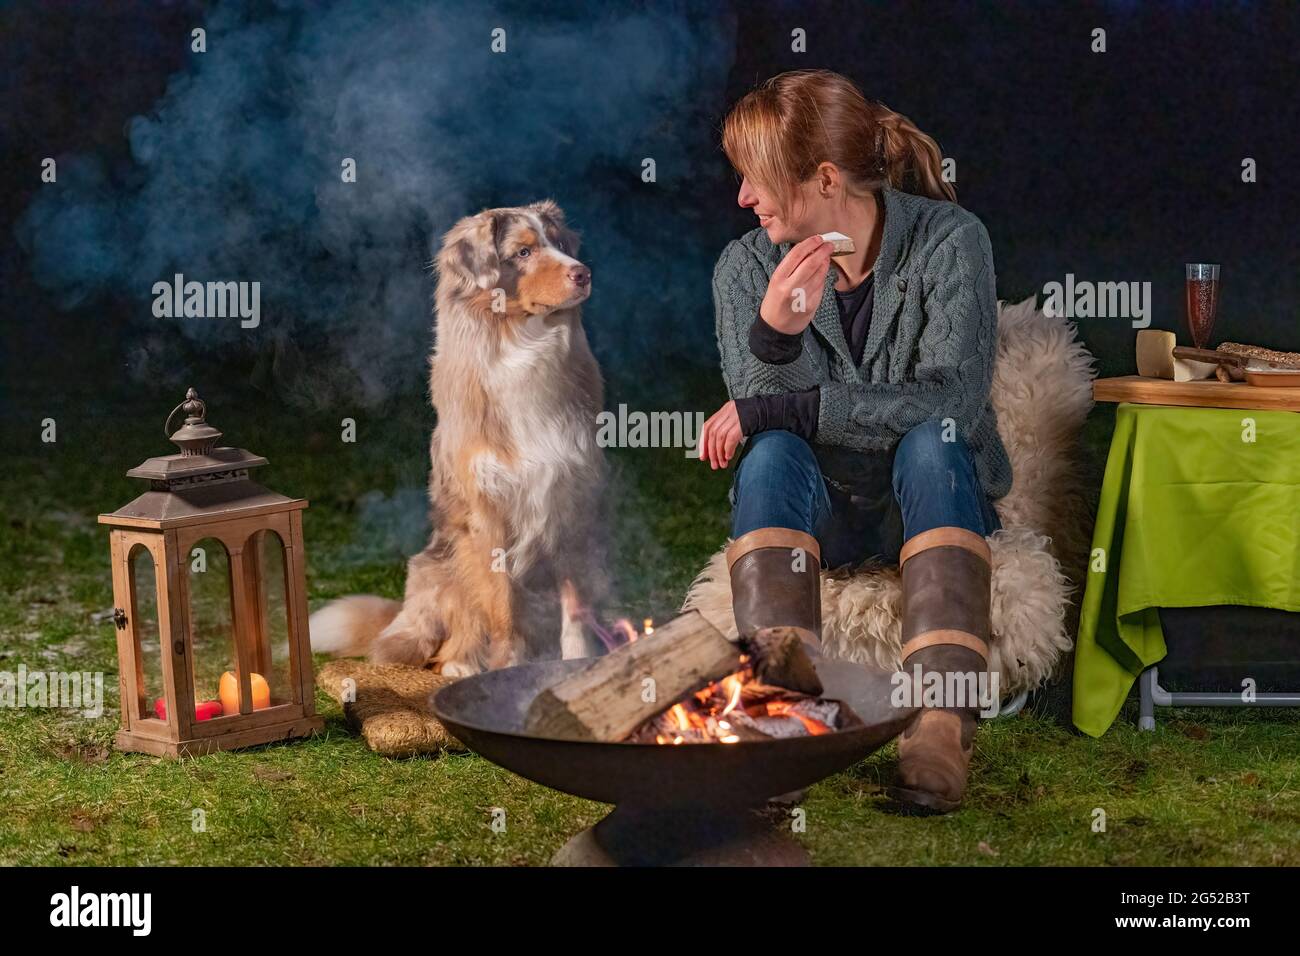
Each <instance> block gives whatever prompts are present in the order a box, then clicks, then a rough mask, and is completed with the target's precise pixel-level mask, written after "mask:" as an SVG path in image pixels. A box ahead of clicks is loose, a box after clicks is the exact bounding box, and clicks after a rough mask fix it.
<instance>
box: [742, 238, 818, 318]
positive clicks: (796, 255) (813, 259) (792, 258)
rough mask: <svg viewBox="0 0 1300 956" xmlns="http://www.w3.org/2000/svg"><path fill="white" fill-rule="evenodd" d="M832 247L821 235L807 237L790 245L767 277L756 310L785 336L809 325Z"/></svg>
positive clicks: (815, 308)
mask: <svg viewBox="0 0 1300 956" xmlns="http://www.w3.org/2000/svg"><path fill="white" fill-rule="evenodd" d="M834 248H835V247H834V245H833V244H832V243H829V242H826V241H825V240H824V239H822V237H821V236H809V237H808V238H807V239H805V240H804V241H803V242H800V243H798V244H797V245H795V246H793V247H791V249H790V251H789V252H788V253H786V256H785V258H784V259H782V260H781V264H780V265H779V266H777V267H776V271H775V272H773V273H772V278H771V279H770V280H768V283H767V294H766V295H764V296H763V304H762V305H761V306H760V307H759V310H758V313H759V315H761V316H762V317H763V321H764V322H766V323H767V324H768V325H770V326H771V327H772V328H774V329H776V330H777V331H778V332H784V333H785V334H786V335H798V334H799V333H801V332H802V331H803V330H804V329H806V328H807V327H808V323H809V322H811V321H812V317H813V315H814V313H816V311H817V306H819V305H820V304H821V301H822V290H823V289H824V288H825V287H826V273H827V271H828V270H829V269H830V267H831V251H832V250H833V249H834Z"/></svg>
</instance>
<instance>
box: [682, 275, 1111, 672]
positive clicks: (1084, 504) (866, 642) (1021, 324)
mask: <svg viewBox="0 0 1300 956" xmlns="http://www.w3.org/2000/svg"><path fill="white" fill-rule="evenodd" d="M1094 374H1095V371H1094V369H1093V359H1092V357H1091V356H1090V355H1089V354H1088V351H1087V349H1085V348H1084V347H1083V344H1082V343H1080V342H1079V341H1078V340H1077V339H1076V337H1075V328H1074V326H1073V324H1071V323H1068V322H1066V321H1065V320H1064V319H1062V318H1055V317H1051V316H1048V315H1045V314H1043V313H1042V312H1041V311H1039V310H1038V309H1037V308H1035V306H1034V300H1033V299H1032V298H1031V299H1026V300H1025V301H1024V302H1021V303H1019V304H1017V305H1009V304H1007V303H1005V302H1003V303H999V305H998V352H997V360H996V363H995V365H994V370H993V385H992V399H993V407H994V409H995V410H996V412H997V417H998V432H999V433H1000V434H1001V436H1002V441H1003V444H1005V445H1006V449H1007V454H1008V456H1009V457H1010V459H1011V471H1012V475H1013V484H1012V487H1011V491H1010V492H1009V493H1008V494H1007V495H1006V496H1005V497H1003V498H1001V499H999V500H998V501H997V502H996V504H995V507H996V509H997V512H998V517H999V518H1000V519H1001V520H1002V525H1003V530H1001V531H999V532H997V533H996V534H994V535H992V536H991V537H990V538H989V546H990V547H991V549H992V552H993V573H992V587H993V596H992V625H993V649H992V654H993V660H992V661H991V662H990V664H991V668H992V669H993V670H995V671H997V672H998V673H999V675H1000V676H999V681H1000V685H1001V688H1000V689H1001V691H1002V693H1003V695H1004V696H1011V695H1013V694H1016V693H1018V692H1019V691H1022V690H1029V689H1033V688H1035V687H1038V686H1040V685H1041V684H1042V683H1043V682H1044V681H1045V680H1047V678H1049V677H1050V676H1052V673H1053V671H1054V670H1055V669H1056V667H1057V665H1058V663H1059V662H1060V660H1061V658H1062V655H1064V654H1065V653H1066V652H1067V651H1069V650H1070V648H1071V646H1072V641H1071V638H1070V632H1071V628H1070V627H1069V625H1068V621H1069V620H1070V619H1071V618H1072V615H1071V614H1070V613H1069V612H1070V610H1071V606H1070V604H1071V602H1070V597H1071V593H1072V592H1073V590H1074V587H1073V586H1072V584H1071V581H1074V582H1079V581H1081V580H1082V573H1083V568H1084V565H1085V562H1086V557H1087V552H1088V543H1089V541H1088V534H1089V520H1088V519H1089V507H1088V501H1087V498H1086V496H1085V494H1084V490H1083V483H1082V481H1081V476H1080V469H1079V467H1078V465H1077V463H1076V462H1075V460H1074V453H1075V450H1076V447H1077V442H1078V437H1079V432H1080V429H1081V428H1082V427H1083V422H1084V419H1085V418H1086V417H1087V415H1088V411H1089V410H1090V409H1091V408H1092V379H1093V376H1094ZM901 598H902V587H901V584H900V581H899V574H898V568H897V567H888V566H884V565H881V564H879V563H875V562H868V563H866V564H864V565H861V566H860V567H858V568H854V569H851V570H850V569H841V570H838V571H834V572H831V573H829V574H825V575H823V577H822V645H823V649H824V651H825V653H826V654H828V655H829V656H832V657H840V658H844V659H846V660H851V661H857V662H859V663H863V664H870V665H874V666H876V667H879V668H883V669H886V670H893V669H895V668H897V667H899V666H900V664H901V661H900V660H899V653H900V651H901V647H902V642H901V630H902V629H901V621H900V619H899V605H900V601H901ZM682 609H683V610H691V609H696V610H698V611H700V613H701V614H703V615H704V616H705V618H707V619H708V620H710V621H711V622H713V624H714V625H715V626H716V627H717V628H718V629H719V630H721V631H722V632H723V633H724V634H727V635H728V636H729V637H731V638H732V639H733V640H734V639H735V636H736V623H735V618H734V617H733V616H732V613H731V582H730V580H729V578H728V575H727V568H726V562H725V557H724V554H723V552H722V551H719V552H718V553H717V554H715V555H714V556H713V557H712V559H710V561H709V563H708V565H707V566H706V567H705V568H704V570H703V571H701V572H700V574H699V576H698V577H697V578H696V579H695V582H694V583H693V584H692V585H691V588H690V590H689V591H688V592H687V595H686V601H685V603H684V605H683V608H682Z"/></svg>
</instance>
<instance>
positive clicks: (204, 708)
mask: <svg viewBox="0 0 1300 956" xmlns="http://www.w3.org/2000/svg"><path fill="white" fill-rule="evenodd" d="M153 712H154V714H156V715H157V717H158V719H159V720H166V719H167V699H166V698H165V697H159V698H158V699H157V700H155V701H154V702H153ZM220 716H221V701H219V700H202V701H199V702H198V703H197V704H195V705H194V719H195V720H211V719H212V718H213V717H220Z"/></svg>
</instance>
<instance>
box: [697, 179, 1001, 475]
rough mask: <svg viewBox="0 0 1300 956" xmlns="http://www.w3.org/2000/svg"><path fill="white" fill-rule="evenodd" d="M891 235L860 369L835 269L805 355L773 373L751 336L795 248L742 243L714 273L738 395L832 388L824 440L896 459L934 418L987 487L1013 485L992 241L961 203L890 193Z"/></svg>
mask: <svg viewBox="0 0 1300 956" xmlns="http://www.w3.org/2000/svg"><path fill="white" fill-rule="evenodd" d="M882 193H883V198H884V209H885V226H884V236H883V238H882V240H881V245H880V256H879V258H877V259H876V267H875V299H874V301H873V303H872V305H873V312H872V319H871V328H870V330H869V332H868V334H867V342H866V347H865V348H864V350H863V353H862V364H861V365H855V364H854V362H853V358H852V355H851V353H850V351H849V346H848V343H847V342H846V341H845V338H844V330H843V328H842V327H841V325H840V318H839V312H838V309H837V307H836V305H835V295H834V286H835V270H834V269H831V270H830V271H829V273H828V274H827V276H826V288H825V290H824V291H823V293H822V298H821V303H820V305H819V306H818V308H817V312H816V313H815V314H814V316H813V320H812V323H811V324H810V325H809V327H808V328H807V329H806V330H805V331H804V333H803V352H802V353H801V354H800V355H799V357H798V358H797V359H795V360H794V361H793V362H790V363H787V364H783V365H774V364H771V363H768V362H764V361H762V360H760V359H758V358H756V357H755V356H754V355H753V354H752V353H751V352H750V351H749V329H750V326H751V325H753V323H754V319H755V318H756V317H757V316H758V310H759V306H760V305H761V304H762V301H763V296H764V294H765V293H766V292H767V284H768V280H769V279H770V278H771V276H772V273H773V271H775V269H776V267H777V264H778V263H779V262H780V261H781V259H782V257H784V256H785V254H786V253H787V252H789V251H790V246H789V244H786V243H783V244H782V245H780V246H774V245H772V242H771V240H770V239H768V237H767V233H766V232H765V231H764V230H762V229H755V230H753V231H752V232H749V233H746V234H745V235H744V236H742V237H741V238H739V239H735V240H732V241H731V242H730V243H728V244H727V247H726V249H724V250H723V251H722V256H721V258H719V259H718V265H717V267H716V268H715V269H714V272H713V305H714V309H715V310H716V312H717V333H718V349H719V351H720V352H721V354H722V375H723V378H724V379H725V380H726V384H727V392H728V394H730V396H731V397H732V398H733V399H735V398H744V397H747V396H750V395H770V394H778V393H781V392H800V391H803V390H805V389H809V388H812V387H814V386H817V387H819V389H820V391H821V404H820V408H819V410H818V418H817V431H816V435H815V436H814V440H815V441H816V442H817V443H818V444H824V445H838V446H842V447H847V448H853V449H858V450H860V451H888V450H890V449H892V448H893V447H894V444H895V443H896V442H897V441H898V440H899V439H900V438H901V437H902V436H903V435H905V434H906V433H907V432H908V431H909V430H910V429H912V428H914V427H915V426H917V425H920V424H922V423H923V422H928V421H944V420H946V419H951V420H952V421H953V422H954V423H955V427H956V428H957V430H958V431H959V432H960V434H961V435H962V437H963V438H964V439H965V440H966V442H967V444H968V445H969V447H970V449H971V452H972V454H973V455H974V458H975V469H976V473H977V474H978V475H979V479H980V483H981V484H982V485H983V487H984V491H985V493H986V494H988V495H989V496H990V497H991V498H1000V497H1002V496H1003V495H1005V494H1006V493H1007V491H1009V490H1010V488H1011V462H1010V461H1009V460H1008V458H1007V452H1006V449H1005V448H1004V447H1003V445H1002V439H1001V438H1000V437H999V436H998V430H997V419H996V417H995V416H994V412H993V406H992V404H991V403H990V401H989V385H990V383H991V381H992V376H993V356H994V350H995V348H996V346H997V321H998V309H997V295H996V291H995V286H994V276H993V253H992V250H991V249H990V247H989V237H988V233H987V232H986V231H985V229H984V225H983V223H981V222H980V221H979V220H978V219H977V218H976V217H975V216H973V215H971V213H969V212H967V211H966V210H965V209H962V208H961V207H960V206H958V205H956V204H955V203H950V202H939V201H936V200H933V199H925V198H923V197H920V196H913V195H911V194H909V193H904V192H899V191H898V190H895V189H891V188H889V187H885V188H884V189H883V190H882Z"/></svg>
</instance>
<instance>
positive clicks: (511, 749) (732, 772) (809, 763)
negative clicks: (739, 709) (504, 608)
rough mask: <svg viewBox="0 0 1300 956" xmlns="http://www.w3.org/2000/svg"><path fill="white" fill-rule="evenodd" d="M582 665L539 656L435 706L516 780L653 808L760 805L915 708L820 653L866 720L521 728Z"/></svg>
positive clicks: (893, 728)
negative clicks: (750, 736)
mask: <svg viewBox="0 0 1300 956" xmlns="http://www.w3.org/2000/svg"><path fill="white" fill-rule="evenodd" d="M587 663H588V662H587V661H582V660H570V661H544V662H538V663H532V664H524V665H522V666H519V667H510V668H506V669H503V670H498V671H488V672H486V673H483V674H477V675H475V676H473V677H465V678H462V679H461V680H458V681H457V682H456V683H454V684H450V685H448V686H447V687H444V688H443V689H441V690H440V691H438V693H437V694H436V695H435V696H434V699H433V711H434V713H435V714H436V715H437V717H438V719H439V720H441V721H442V722H443V723H444V724H446V725H447V727H448V728H449V729H450V730H451V731H452V732H453V733H455V735H456V736H457V737H459V738H460V739H461V740H462V741H463V742H464V743H465V744H466V745H467V746H469V747H470V748H471V749H473V750H474V751H476V752H477V753H479V754H481V755H482V756H484V757H486V758H487V759H488V760H491V761H492V762H493V763H495V764H499V765H500V766H502V767H505V768H506V769H507V770H512V771H514V772H515V773H517V774H519V775H520V776H521V777H527V778H528V779H529V780H534V781H536V782H537V783H541V784H545V785H546V786H548V787H552V788H554V789H556V790H562V791H564V792H565V793H571V794H573V795H574V796H578V797H585V798H586V799H588V800H597V801H600V802H601V803H613V804H618V805H620V806H623V807H628V806H631V807H636V806H644V807H659V808H662V807H664V806H681V807H686V806H694V807H699V806H701V805H705V806H708V805H712V806H718V807H721V806H730V807H735V806H737V805H757V804H760V803H762V802H763V801H765V800H767V799H768V798H769V797H773V796H776V795H778V794H784V793H789V792H790V791H793V790H799V789H801V788H803V787H806V786H808V785H809V784H812V783H816V782H817V781H818V780H821V779H822V778H824V777H828V776H830V775H831V774H833V773H837V772H839V771H840V770H843V769H845V768H846V767H850V766H852V765H853V764H855V763H857V762H858V761H859V760H861V759H863V758H864V757H866V756H867V755H868V754H870V753H872V752H873V751H875V750H876V749H878V748H879V747H881V746H883V745H884V744H886V743H888V742H889V741H890V740H893V739H894V737H896V736H897V735H898V734H899V733H901V732H902V731H903V729H904V728H905V727H906V726H907V724H908V722H909V721H910V720H911V719H912V717H913V716H914V713H915V711H914V710H912V709H908V708H897V707H893V706H891V705H890V702H889V697H890V691H891V689H892V688H891V685H890V675H889V674H888V673H887V672H884V671H877V670H870V669H867V668H865V667H863V666H862V665H860V664H851V663H849V662H847V661H837V660H828V659H825V658H822V659H819V660H818V661H817V672H818V674H819V675H820V677H821V679H822V683H823V685H824V686H825V693H824V695H823V696H825V697H827V698H832V699H835V700H841V701H844V702H845V703H847V704H848V705H849V706H850V707H851V708H852V709H853V710H854V711H855V712H856V713H857V715H858V716H859V717H860V718H862V721H863V726H861V727H856V728H853V729H850V730H841V731H837V732H835V733H831V734H822V735H821V736H818V737H796V738H789V739H782V740H758V741H745V742H741V743H734V744H721V743H711V744H682V745H679V746H668V745H660V744H639V743H596V742H592V741H585V740H572V739H557V738H549V737H536V736H532V735H530V734H528V733H525V731H524V715H525V714H526V713H527V711H528V706H529V704H531V703H532V701H533V698H534V697H536V696H537V694H538V693H539V692H540V691H541V690H542V689H543V688H545V687H549V686H550V685H551V684H554V683H556V682H557V681H559V680H561V679H562V678H564V677H566V676H568V675H569V674H572V673H574V672H575V671H577V670H580V669H581V668H582V667H584V666H586V664H587Z"/></svg>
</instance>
